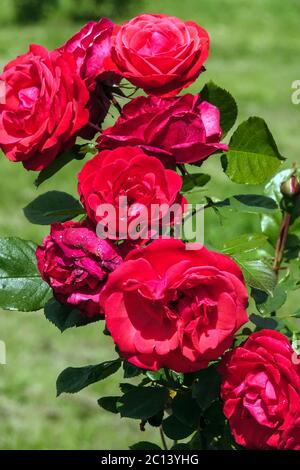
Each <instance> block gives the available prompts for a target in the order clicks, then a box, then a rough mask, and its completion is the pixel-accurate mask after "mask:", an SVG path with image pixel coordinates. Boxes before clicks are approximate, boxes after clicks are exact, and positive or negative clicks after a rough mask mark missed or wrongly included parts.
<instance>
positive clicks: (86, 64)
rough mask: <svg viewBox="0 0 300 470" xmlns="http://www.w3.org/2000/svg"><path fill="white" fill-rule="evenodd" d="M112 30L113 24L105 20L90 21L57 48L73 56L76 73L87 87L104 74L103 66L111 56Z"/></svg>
mask: <svg viewBox="0 0 300 470" xmlns="http://www.w3.org/2000/svg"><path fill="white" fill-rule="evenodd" d="M113 28H114V24H113V22H112V21H110V20H109V19H107V18H101V19H100V21H98V22H96V21H90V22H89V23H87V24H86V25H85V26H84V27H83V28H82V29H81V30H80V31H78V33H76V34H75V35H74V36H72V37H71V38H70V39H69V40H68V41H67V42H66V43H65V44H64V45H63V46H61V47H60V48H59V51H61V52H69V53H70V54H72V55H73V57H74V59H75V61H76V65H77V71H78V73H79V75H80V76H81V78H82V79H84V80H86V81H87V84H88V85H91V84H92V82H93V81H94V80H95V78H97V77H101V75H103V74H105V73H106V72H105V69H104V67H103V64H104V61H105V59H106V58H107V57H109V56H110V54H111V36H112V32H113Z"/></svg>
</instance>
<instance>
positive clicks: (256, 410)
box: [219, 330, 300, 449]
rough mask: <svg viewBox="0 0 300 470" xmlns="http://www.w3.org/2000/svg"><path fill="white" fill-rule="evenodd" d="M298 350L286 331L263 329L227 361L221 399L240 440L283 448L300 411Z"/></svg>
mask: <svg viewBox="0 0 300 470" xmlns="http://www.w3.org/2000/svg"><path fill="white" fill-rule="evenodd" d="M294 354H295V353H294V351H293V349H292V347H291V345H290V343H289V341H288V339H287V338H286V337H285V336H284V335H282V334H281V333H279V332H277V331H273V330H262V331H260V332H257V333H253V334H252V335H251V336H250V337H249V338H248V339H247V341H246V342H245V343H244V344H243V345H241V346H240V347H238V348H236V349H235V350H233V351H232V352H230V353H227V355H226V356H225V358H224V359H223V362H222V364H221V366H220V369H219V370H220V372H221V375H222V379H223V380H222V386H221V397H222V399H223V400H224V413H225V416H226V417H227V419H228V420H229V424H230V427H231V431H232V433H233V435H234V438H235V440H236V442H237V443H238V444H240V445H242V446H245V447H247V448H249V449H271V448H275V449H276V448H278V445H279V442H280V440H281V436H282V434H283V433H284V431H287V430H288V429H289V426H290V423H291V418H292V416H293V415H294V414H295V413H296V412H298V413H299V411H300V403H299V394H300V367H299V365H295V364H294V362H293V360H292V358H293V356H294ZM285 439H288V438H287V437H286V438H285Z"/></svg>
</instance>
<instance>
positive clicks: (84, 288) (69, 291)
mask: <svg viewBox="0 0 300 470" xmlns="http://www.w3.org/2000/svg"><path fill="white" fill-rule="evenodd" d="M36 256H37V262H38V268H39V271H40V273H41V276H42V278H43V279H44V280H45V281H46V282H47V283H48V284H49V285H50V287H51V288H52V289H53V292H54V295H55V297H56V298H57V299H58V300H59V301H60V302H61V303H63V304H66V305H69V306H72V307H74V308H78V309H79V310H81V312H82V314H83V315H86V316H88V317H92V316H95V315H99V314H102V313H103V312H102V311H101V309H100V304H99V296H100V292H101V290H102V288H103V286H104V285H105V283H106V281H107V278H108V274H109V273H110V272H111V271H113V270H114V269H115V268H116V267H117V266H118V265H119V264H120V263H121V262H122V258H121V256H120V254H119V253H118V251H117V248H116V247H114V246H113V245H112V244H111V243H110V242H109V241H107V240H100V239H99V238H98V237H97V235H96V233H95V232H94V231H93V230H92V229H91V227H89V225H88V224H86V223H78V222H65V223H64V224H58V223H56V224H53V225H52V226H51V232H50V235H48V236H47V237H46V238H45V239H44V241H43V244H42V245H41V246H40V247H38V249H37V252H36Z"/></svg>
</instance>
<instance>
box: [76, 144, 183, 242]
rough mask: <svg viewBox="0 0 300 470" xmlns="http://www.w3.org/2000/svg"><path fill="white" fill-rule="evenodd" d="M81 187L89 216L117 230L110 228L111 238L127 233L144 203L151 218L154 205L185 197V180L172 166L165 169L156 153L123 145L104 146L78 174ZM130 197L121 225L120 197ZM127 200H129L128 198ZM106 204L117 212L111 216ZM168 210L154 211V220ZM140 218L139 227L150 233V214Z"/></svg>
mask: <svg viewBox="0 0 300 470" xmlns="http://www.w3.org/2000/svg"><path fill="white" fill-rule="evenodd" d="M78 181H79V185H78V191H79V194H80V199H81V201H82V203H83V205H84V207H85V209H86V211H87V213H88V216H89V218H90V219H91V220H92V221H93V222H94V223H98V224H100V225H102V226H108V225H109V224H110V227H114V221H116V225H115V227H116V230H115V234H113V233H112V230H110V231H109V226H108V233H107V234H108V236H109V238H128V237H126V234H127V229H128V226H129V224H130V223H131V222H134V220H135V219H136V218H137V217H138V216H139V215H143V214H144V212H142V209H143V207H144V208H146V209H147V214H146V215H149V217H150V218H151V208H152V205H154V204H156V205H163V204H164V205H165V209H167V208H169V207H170V206H171V205H173V204H175V203H177V204H179V208H180V207H181V206H182V205H183V204H184V202H185V199H184V198H183V197H182V196H180V194H179V191H180V189H181V185H182V180H181V177H180V176H179V175H178V174H177V173H176V172H175V171H172V170H166V169H165V168H164V166H163V164H162V163H161V162H160V161H159V160H158V159H157V158H155V157H149V156H148V155H146V154H145V153H144V152H143V151H142V150H141V149H139V148H136V147H120V148H118V149H115V150H105V151H103V152H100V153H99V154H98V155H96V156H95V157H94V158H93V159H92V160H90V161H88V162H87V163H86V164H85V165H84V167H83V169H82V170H81V172H80V173H79V175H78ZM122 197H123V198H125V197H126V198H127V206H124V208H123V209H122V210H123V211H124V212H122V213H123V214H126V216H127V219H128V220H127V223H126V222H125V226H124V227H123V226H121V222H120V221H121V219H122V214H121V211H120V210H119V206H121V205H122V199H121V198H122ZM125 202H126V201H125ZM104 204H110V205H111V207H112V208H114V209H115V210H116V216H115V215H114V214H112V216H111V219H109V217H108V216H107V214H106V211H104V210H103V213H101V214H100V213H99V209H101V207H103V205H104ZM164 214H165V212H164V213H163V212H162V213H160V214H154V215H153V216H152V221H153V220H155V218H157V219H161V218H162V217H163V215H164ZM146 215H145V217H144V218H143V220H140V221H139V225H141V227H140V231H141V233H143V234H144V235H145V237H144V238H147V237H148V236H149V233H148V228H149V223H150V219H149V217H148V216H146Z"/></svg>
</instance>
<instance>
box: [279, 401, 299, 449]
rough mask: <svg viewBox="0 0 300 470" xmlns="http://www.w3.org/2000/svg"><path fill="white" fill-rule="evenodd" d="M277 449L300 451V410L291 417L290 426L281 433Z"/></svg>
mask: <svg viewBox="0 0 300 470" xmlns="http://www.w3.org/2000/svg"><path fill="white" fill-rule="evenodd" d="M298 399H299V397H298ZM278 448H279V449H280V450H300V410H298V411H297V412H296V414H295V415H294V416H292V419H291V422H290V424H289V425H288V426H287V427H286V429H285V430H284V431H283V433H282V435H281V439H280V442H279V446H278Z"/></svg>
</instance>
